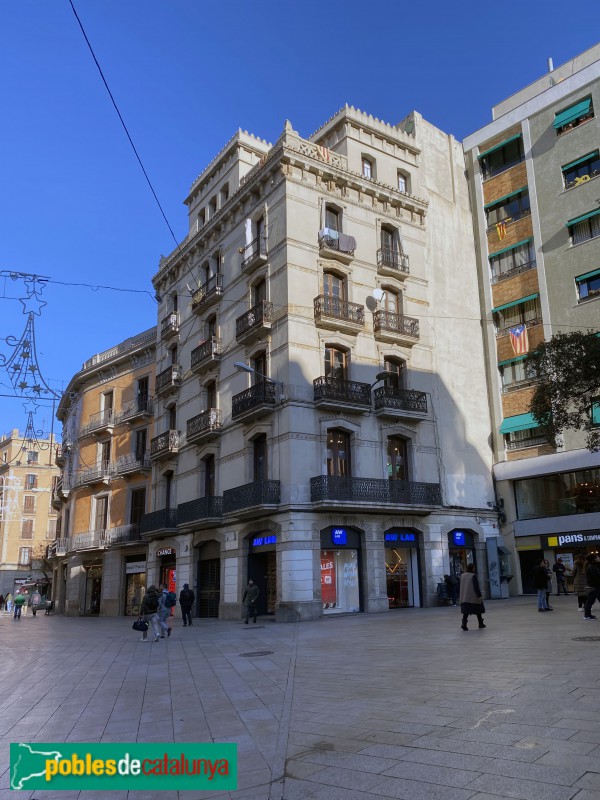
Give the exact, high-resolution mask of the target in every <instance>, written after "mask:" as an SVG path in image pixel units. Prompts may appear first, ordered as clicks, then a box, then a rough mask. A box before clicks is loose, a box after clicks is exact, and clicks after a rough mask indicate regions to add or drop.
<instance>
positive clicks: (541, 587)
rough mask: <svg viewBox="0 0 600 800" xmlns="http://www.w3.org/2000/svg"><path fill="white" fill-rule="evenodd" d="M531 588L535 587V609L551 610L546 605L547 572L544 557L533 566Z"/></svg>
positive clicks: (550, 607) (549, 606) (551, 609)
mask: <svg viewBox="0 0 600 800" xmlns="http://www.w3.org/2000/svg"><path fill="white" fill-rule="evenodd" d="M533 588H534V589H537V595H538V596H537V609H538V611H553V610H554V609H553V608H552V606H551V605H548V599H547V592H548V573H547V572H546V559H545V558H542V560H541V561H540V563H539V564H538V565H537V566H535V567H534V568H533Z"/></svg>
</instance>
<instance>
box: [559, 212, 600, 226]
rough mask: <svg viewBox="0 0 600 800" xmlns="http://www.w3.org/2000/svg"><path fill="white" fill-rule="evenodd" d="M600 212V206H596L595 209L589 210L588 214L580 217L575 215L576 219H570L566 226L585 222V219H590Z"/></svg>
mask: <svg viewBox="0 0 600 800" xmlns="http://www.w3.org/2000/svg"><path fill="white" fill-rule="evenodd" d="M598 214H600V208H596V209H595V210H594V211H588V213H587V214H582V215H581V216H580V217H575V219H570V220H569V221H568V222H567V225H566V227H567V228H570V227H571V225H577V223H578V222H583V221H584V219H589V218H590V217H597V216H598Z"/></svg>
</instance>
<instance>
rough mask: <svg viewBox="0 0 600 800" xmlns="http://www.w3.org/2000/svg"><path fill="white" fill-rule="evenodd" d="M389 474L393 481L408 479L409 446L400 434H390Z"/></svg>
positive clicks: (388, 445) (388, 451)
mask: <svg viewBox="0 0 600 800" xmlns="http://www.w3.org/2000/svg"><path fill="white" fill-rule="evenodd" d="M387 476H388V478H389V480H391V481H407V480H408V447H407V443H406V439H402V438H401V437H400V436H388V444H387Z"/></svg>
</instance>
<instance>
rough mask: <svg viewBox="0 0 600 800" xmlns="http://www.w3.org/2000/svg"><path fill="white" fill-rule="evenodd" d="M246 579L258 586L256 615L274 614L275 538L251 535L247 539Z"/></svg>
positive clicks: (275, 588) (275, 581)
mask: <svg viewBox="0 0 600 800" xmlns="http://www.w3.org/2000/svg"><path fill="white" fill-rule="evenodd" d="M248 544H249V548H248V579H250V578H251V579H252V580H253V581H254V583H255V584H256V585H257V586H258V591H259V594H258V601H257V603H256V607H257V609H258V614H259V616H260V615H263V614H274V613H275V606H276V604H277V552H276V551H277V536H276V534H274V533H252V534H250V536H249V537H248Z"/></svg>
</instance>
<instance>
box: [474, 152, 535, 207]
mask: <svg viewBox="0 0 600 800" xmlns="http://www.w3.org/2000/svg"><path fill="white" fill-rule="evenodd" d="M523 186H527V168H526V166H525V162H524V161H522V162H521V163H520V164H516V165H515V166H514V167H511V168H510V169H507V170H505V171H504V172H501V173H500V174H499V175H495V176H494V177H493V178H490V179H489V180H487V181H485V183H484V184H483V203H484V205H487V204H488V203H492V202H493V201H494V200H498V199H500V198H501V197H504V196H505V195H507V194H510V193H511V192H516V191H517V189H521V188H522V187H523Z"/></svg>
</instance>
